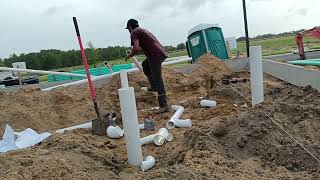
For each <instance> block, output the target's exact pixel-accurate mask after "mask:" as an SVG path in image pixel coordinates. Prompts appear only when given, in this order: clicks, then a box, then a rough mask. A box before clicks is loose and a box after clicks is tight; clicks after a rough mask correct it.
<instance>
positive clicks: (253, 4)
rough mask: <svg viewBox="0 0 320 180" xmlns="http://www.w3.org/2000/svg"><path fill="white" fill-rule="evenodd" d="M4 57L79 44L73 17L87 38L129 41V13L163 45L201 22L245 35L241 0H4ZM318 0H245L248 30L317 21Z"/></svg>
mask: <svg viewBox="0 0 320 180" xmlns="http://www.w3.org/2000/svg"><path fill="white" fill-rule="evenodd" d="M0 7H1V11H0V58H6V57H8V56H9V55H10V54H13V53H16V54H20V53H29V52H38V51H39V50H40V49H62V50H68V49H78V44H77V41H76V37H75V32H74V27H73V22H72V17H73V16H76V17H77V18H78V23H79V26H80V32H81V35H82V38H83V41H84V42H88V41H92V42H93V44H94V45H95V46H96V47H106V46H114V45H125V46H128V45H129V42H130V41H129V34H128V32H127V31H126V30H125V29H124V27H125V25H126V21H127V20H128V19H129V18H136V19H137V20H139V22H140V26H142V27H145V28H147V29H149V30H150V31H152V32H154V34H155V35H156V36H157V37H158V38H159V40H160V41H161V42H162V43H163V44H165V45H177V44H178V43H180V42H185V40H186V36H187V31H188V30H189V29H190V28H191V27H193V26H195V25H197V24H199V23H213V24H215V23H218V24H219V25H220V26H221V27H222V28H223V32H224V35H225V36H226V37H229V36H236V37H239V36H243V34H244V30H243V16H242V0H135V1H132V0H45V1H44V0H0ZM319 8H320V1H319V0H303V1H302V0H247V11H248V21H249V33H250V36H256V35H258V34H263V33H278V32H285V31H290V30H297V29H301V28H311V27H314V26H319V25H320V24H319V20H318V14H319V13H318V12H319Z"/></svg>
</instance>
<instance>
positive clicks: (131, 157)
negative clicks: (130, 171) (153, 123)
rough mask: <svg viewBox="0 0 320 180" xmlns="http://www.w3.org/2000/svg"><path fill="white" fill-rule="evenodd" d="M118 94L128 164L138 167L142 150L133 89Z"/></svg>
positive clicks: (129, 88)
mask: <svg viewBox="0 0 320 180" xmlns="http://www.w3.org/2000/svg"><path fill="white" fill-rule="evenodd" d="M118 93H119V99H120V107H121V114H122V122H123V127H124V133H125V139H126V146H127V154H128V163H129V164H130V165H133V166H139V165H140V164H141V162H142V150H141V144H140V130H139V124H138V115H137V106H136V98H135V95H134V89H133V87H128V88H121V89H119V91H118Z"/></svg>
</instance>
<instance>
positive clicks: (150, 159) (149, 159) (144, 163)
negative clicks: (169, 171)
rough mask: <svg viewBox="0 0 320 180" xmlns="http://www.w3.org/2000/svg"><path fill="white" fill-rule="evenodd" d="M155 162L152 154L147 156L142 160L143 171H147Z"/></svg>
mask: <svg viewBox="0 0 320 180" xmlns="http://www.w3.org/2000/svg"><path fill="white" fill-rule="evenodd" d="M155 164H156V159H155V158H154V157H152V156H147V157H146V159H145V160H144V161H142V163H141V166H140V167H141V170H142V171H143V172H146V171H148V170H149V169H151V168H152V167H153V166H154V165H155Z"/></svg>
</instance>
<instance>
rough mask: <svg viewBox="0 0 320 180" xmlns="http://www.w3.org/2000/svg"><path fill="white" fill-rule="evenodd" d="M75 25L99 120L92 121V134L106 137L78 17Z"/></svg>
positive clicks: (104, 121)
mask: <svg viewBox="0 0 320 180" xmlns="http://www.w3.org/2000/svg"><path fill="white" fill-rule="evenodd" d="M73 23H74V27H75V29H76V33H77V37H78V42H79V45H80V50H81V56H82V60H83V64H84V66H85V68H86V73H87V78H88V83H89V88H90V92H91V98H92V101H93V104H94V109H95V111H96V114H97V119H94V120H92V134H94V135H100V136H103V135H106V119H105V118H104V117H101V115H100V112H99V108H98V103H97V98H96V93H95V89H94V87H93V84H92V81H91V77H90V71H89V66H88V62H87V58H86V54H85V52H84V49H83V45H82V41H81V37H80V31H79V27H78V23H77V18H76V17H73Z"/></svg>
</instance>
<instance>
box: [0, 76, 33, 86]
mask: <svg viewBox="0 0 320 180" xmlns="http://www.w3.org/2000/svg"><path fill="white" fill-rule="evenodd" d="M21 81H22V84H37V83H39V79H38V76H28V77H23V78H21ZM1 84H2V85H5V86H15V85H19V79H18V78H17V77H6V78H4V80H3V81H1V82H0V85H1Z"/></svg>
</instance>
